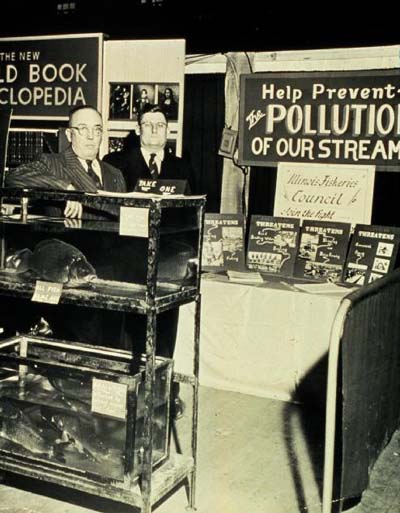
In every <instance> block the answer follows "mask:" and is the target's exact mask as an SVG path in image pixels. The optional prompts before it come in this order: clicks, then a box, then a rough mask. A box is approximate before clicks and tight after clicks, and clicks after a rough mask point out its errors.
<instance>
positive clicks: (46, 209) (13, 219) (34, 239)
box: [0, 189, 205, 513]
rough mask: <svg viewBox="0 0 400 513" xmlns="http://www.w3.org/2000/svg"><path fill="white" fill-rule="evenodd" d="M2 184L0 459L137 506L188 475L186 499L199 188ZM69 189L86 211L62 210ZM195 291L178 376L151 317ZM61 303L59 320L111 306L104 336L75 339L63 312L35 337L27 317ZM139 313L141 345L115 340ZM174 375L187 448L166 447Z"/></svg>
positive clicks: (191, 466) (192, 474)
mask: <svg viewBox="0 0 400 513" xmlns="http://www.w3.org/2000/svg"><path fill="white" fill-rule="evenodd" d="M0 194H1V203H2V215H1V216H0V327H1V328H3V330H4V334H3V341H2V342H0V422H1V426H2V427H1V430H0V470H5V471H12V472H17V473H21V474H24V475H27V476H30V477H35V478H40V479H43V480H47V481H49V482H54V483H57V484H60V485H64V486H68V487H72V488H76V489H79V490H83V491H86V492H89V493H92V494H96V495H100V496H103V497H108V498H111V499H116V500H118V501H122V502H125V503H127V504H130V505H134V506H137V507H139V508H140V509H141V511H142V512H143V513H149V512H150V511H151V508H152V506H153V505H154V504H155V503H156V502H158V501H159V500H160V499H162V498H163V497H165V496H166V495H167V494H168V493H170V492H171V491H172V490H173V489H175V488H176V487H177V485H178V484H180V483H182V482H185V481H187V482H188V485H189V486H188V490H189V496H188V498H189V505H190V506H191V507H194V491H195V478H196V452H197V406H198V369H199V357H198V349H199V330H200V287H199V286H200V258H201V243H202V227H203V218H204V206H205V197H204V196H198V197H192V196H176V197H161V196H158V197H157V196H149V195H144V194H141V193H128V194H112V193H109V194H108V193H99V194H89V193H77V192H67V191H65V192H64V191H62V192H55V191H44V190H34V189H30V190H28V189H19V190H13V189H2V190H1V191H0ZM68 200H73V201H79V202H80V203H81V204H82V205H83V208H84V216H83V219H66V218H64V217H63V211H64V208H65V203H66V201H68ZM2 298H3V300H2ZM192 301H193V302H195V316H194V329H193V373H191V374H190V375H182V374H176V373H173V371H172V368H173V362H172V360H170V359H168V358H161V357H156V352H157V338H158V336H159V333H158V331H157V319H158V316H160V315H162V314H165V313H168V312H169V311H174V310H177V308H178V307H179V306H180V305H183V304H186V303H189V302H192ZM10 305H12V306H10ZM7 308H8V310H7ZM63 308H70V309H73V310H68V312H69V314H70V313H71V312H73V314H72V315H69V317H68V320H67V322H66V320H65V319H66V316H65V315H64V314H60V315H58V318H59V319H60V318H61V319H62V320H63V322H62V324H63V325H64V328H65V326H66V325H67V326H75V325H77V324H78V325H79V322H80V318H81V314H80V312H84V313H85V314H86V313H87V312H89V311H90V312H101V315H102V316H103V314H104V315H105V314H113V315H115V316H116V317H115V318H114V321H115V319H116V323H115V325H114V328H115V329H113V330H111V331H110V333H111V334H110V335H109V337H110V339H109V340H107V341H106V342H109V343H105V342H104V341H99V340H98V339H97V338H96V337H95V336H93V335H91V333H92V332H91V330H90V329H88V330H87V333H86V335H87V337H86V338H87V339H84V340H83V339H70V338H68V337H66V335H65V332H64V331H63V330H59V329H58V328H57V322H55V324H54V326H53V324H52V323H50V326H51V333H45V335H44V336H43V332H42V331H41V330H40V329H39V330H38V329H36V328H37V325H36V326H34V323H37V321H38V319H40V320H41V321H43V320H45V321H46V320H48V319H51V320H54V319H55V320H57V313H58V312H63V310H62V309H63ZM21 312H23V314H22V315H21ZM96 315H97V314H96ZM133 316H136V317H138V318H139V317H140V318H141V319H143V320H144V326H145V333H144V338H145V348H144V350H143V354H142V355H141V354H140V353H137V352H135V351H136V350H135V340H134V341H133V344H132V347H126V346H124V344H122V345H121V344H120V342H121V339H120V338H119V337H120V334H121V333H122V332H123V331H124V327H125V325H126V324H128V321H129V319H131V318H133ZM136 317H135V318H136ZM85 322H86V321H85ZM135 322H136V321H135ZM39 324H40V322H39ZM107 326H108V321H107ZM49 332H50V329H49ZM16 333H17V335H16ZM20 333H23V335H19V334H20ZM49 335H51V336H49ZM133 335H134V337H135V334H133ZM83 342H84V343H83ZM173 381H181V382H184V383H186V384H189V385H190V386H191V388H192V397H193V401H192V402H191V404H192V408H191V410H192V411H191V433H190V438H191V443H190V446H191V451H190V454H181V453H180V451H179V450H177V451H176V452H174V453H171V451H170V448H169V438H170V436H169V429H170V426H171V425H173V424H171V423H173V420H172V419H171V416H170V388H171V382H173ZM110 397H111V398H115V397H118V401H113V400H109V399H110ZM107 398H108V399H107ZM123 405H125V407H124V406H123ZM124 408H125V409H124ZM188 414H189V415H190V413H189V412H188ZM89 433H94V434H95V436H94V437H90V436H89ZM21 461H23V464H21ZM105 484H106V485H105Z"/></svg>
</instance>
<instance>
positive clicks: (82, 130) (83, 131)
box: [70, 126, 103, 137]
mask: <svg viewBox="0 0 400 513" xmlns="http://www.w3.org/2000/svg"><path fill="white" fill-rule="evenodd" d="M70 128H73V129H74V130H77V132H78V134H79V135H81V136H82V137H88V136H89V135H90V133H91V132H92V133H93V135H94V136H96V137H100V135H102V133H103V129H102V127H101V126H95V127H93V128H89V127H88V126H70Z"/></svg>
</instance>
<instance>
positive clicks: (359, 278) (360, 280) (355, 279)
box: [344, 268, 366, 285]
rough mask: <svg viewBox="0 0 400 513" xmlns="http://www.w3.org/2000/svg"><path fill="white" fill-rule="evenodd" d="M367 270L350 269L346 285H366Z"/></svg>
mask: <svg viewBox="0 0 400 513" xmlns="http://www.w3.org/2000/svg"><path fill="white" fill-rule="evenodd" d="M365 273H366V269H356V268H348V269H346V273H345V276H344V281H345V282H346V283H353V284H354V285H364V283H365Z"/></svg>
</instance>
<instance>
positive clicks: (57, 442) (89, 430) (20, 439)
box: [0, 335, 172, 482]
mask: <svg viewBox="0 0 400 513" xmlns="http://www.w3.org/2000/svg"><path fill="white" fill-rule="evenodd" d="M171 372H172V361H171V360H168V359H166V358H160V357H158V358H156V364H155V383H154V400H153V415H152V419H153V420H152V421H153V452H152V456H153V466H157V465H159V464H161V463H162V462H163V461H165V460H166V459H167V458H168V443H167V442H168V431H169V425H168V418H169V404H170V401H169V397H170V384H171ZM143 378H144V362H143V361H141V360H139V359H136V358H133V357H132V355H131V354H129V353H128V352H125V351H113V352H111V351H105V350H104V349H103V348H101V347H95V346H90V345H83V344H77V343H75V344H71V343H70V342H63V341H57V340H54V339H45V338H38V337H34V336H23V335H21V336H16V337H13V338H11V339H7V340H6V341H4V342H2V343H0V451H1V452H0V454H1V453H4V454H7V455H10V454H12V455H13V456H14V457H21V461H23V460H24V459H28V460H29V459H32V458H35V460H36V461H39V460H40V461H41V462H42V463H45V462H49V463H53V464H62V465H64V466H65V467H67V468H69V469H70V471H71V472H74V471H77V472H79V471H83V472H85V473H86V475H88V476H91V478H92V479H94V480H99V481H104V480H109V481H110V480H117V481H121V482H122V481H123V480H124V475H125V474H127V473H129V474H130V475H131V477H132V480H133V481H135V480H137V478H138V476H139V473H140V468H141V458H142V453H143V418H144V379H143Z"/></svg>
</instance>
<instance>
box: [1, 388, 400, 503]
mask: <svg viewBox="0 0 400 513" xmlns="http://www.w3.org/2000/svg"><path fill="white" fill-rule="evenodd" d="M184 395H185V394H184ZM316 419H318V417H317V416H315V415H313V414H312V412H310V411H309V412H305V411H304V410H303V409H302V408H301V407H300V406H298V405H293V404H289V403H284V402H280V401H273V400H267V399H262V398H257V397H252V396H248V395H243V394H237V393H232V392H223V391H218V390H213V389H210V388H204V387H203V388H201V391H200V417H199V422H200V431H199V449H198V477H197V493H196V498H197V501H196V502H197V511H198V513H296V512H300V513H317V512H318V513H319V512H320V511H321V498H320V493H321V479H322V453H323V441H322V439H321V436H320V435H321V433H322V429H321V428H322V426H321V424H320V421H318V420H317V421H316ZM186 423H187V416H185V417H184V418H182V419H181V420H179V421H178V422H177V432H178V438H179V442H180V444H181V445H182V446H183V448H185V446H187V445H188V443H189V440H188V437H187V436H186V435H185V431H186V429H185V428H186ZM397 443H398V440H397ZM392 452H395V451H393V450H392ZM394 458H396V457H394ZM399 460H400V458H399V457H398V456H397V461H399ZM392 466H393V465H392ZM399 467H400V465H399V464H398V465H397V480H396V482H397V483H399V482H400V480H399V479H398V478H399V474H400V468H399ZM6 484H7V486H5V485H2V486H0V513H31V512H32V513H33V512H34V513H91V512H94V511H96V512H100V513H128V512H131V513H135V511H137V510H134V509H133V508H128V507H126V506H124V505H122V504H119V503H114V502H110V501H105V500H101V499H98V498H96V497H91V496H87V495H85V494H81V493H78V492H72V491H71V490H67V489H64V488H58V487H54V486H52V487H49V486H48V485H46V484H44V483H37V482H34V481H29V480H26V479H22V478H12V479H10V478H7V481H6ZM379 486H380V490H381V491H382V486H383V485H382V483H380V485H379ZM385 486H386V488H385V493H386V495H387V494H388V493H389V492H390V486H389V487H388V485H387V484H386V485H385ZM392 488H393V487H392ZM377 493H378V495H379V493H380V492H379V490H378V492H377ZM396 493H397V496H396ZM389 496H390V493H389ZM391 497H392V499H393V500H394V501H396V502H393V508H394V504H396V507H397V509H388V508H386V509H382V510H381V509H375V510H372V509H371V510H368V509H354V508H353V509H352V510H349V511H351V512H352V513H353V511H354V513H367V512H368V513H369V511H371V513H372V511H374V513H399V512H400V507H399V502H398V499H399V497H400V493H399V485H397V492H396V491H393V490H392V492H391ZM375 499H376V493H375ZM186 506H187V500H186V494H185V488H184V487H181V488H180V489H178V490H177V491H176V493H174V494H173V495H172V496H170V497H169V498H168V499H167V500H165V501H163V502H162V503H161V504H159V505H157V507H156V508H155V511H157V513H181V512H182V513H183V512H185V510H186ZM360 506H361V505H359V506H358V508H360Z"/></svg>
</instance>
